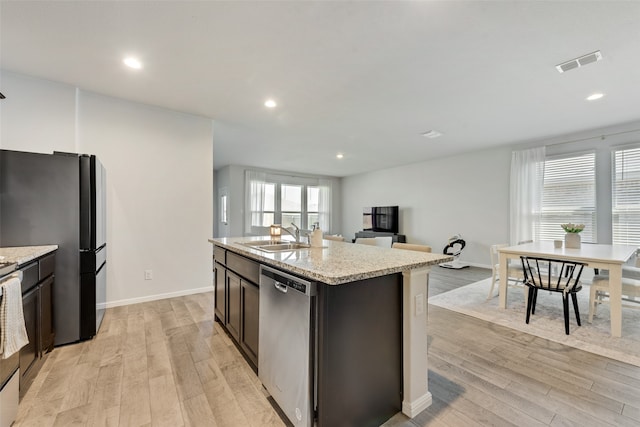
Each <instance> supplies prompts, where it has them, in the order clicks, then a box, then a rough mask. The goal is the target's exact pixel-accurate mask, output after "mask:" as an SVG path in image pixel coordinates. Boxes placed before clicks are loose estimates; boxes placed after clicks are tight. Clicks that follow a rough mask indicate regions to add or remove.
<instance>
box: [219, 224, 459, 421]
mask: <svg viewBox="0 0 640 427" xmlns="http://www.w3.org/2000/svg"><path fill="white" fill-rule="evenodd" d="M264 239H265V238H264V237H256V238H250V237H237V238H216V239H210V240H209V241H210V242H211V243H213V244H214V246H215V247H214V258H215V262H214V266H215V267H216V268H218V269H225V268H227V267H228V268H229V270H227V271H228V274H227V273H226V272H225V273H224V274H225V277H227V276H230V277H231V278H232V280H236V279H235V278H236V276H238V277H239V282H240V283H241V284H242V283H243V281H244V279H247V280H248V281H249V282H253V283H257V279H255V276H254V279H252V278H251V275H252V273H251V271H252V270H254V269H255V267H251V266H258V265H263V266H268V267H272V268H276V269H279V270H281V271H283V272H286V273H288V274H292V275H294V276H297V277H300V278H303V279H306V280H310V281H314V282H317V285H318V287H317V298H316V303H315V304H316V307H315V313H316V319H315V320H316V325H315V327H316V328H317V343H316V345H317V348H316V349H315V355H316V356H315V358H316V360H315V361H314V362H313V364H314V370H316V376H317V378H316V381H315V389H314V394H315V396H316V404H317V425H318V426H320V427H323V426H332V425H358V426H366V425H371V426H374V425H380V424H382V423H384V421H386V420H387V419H388V418H390V417H391V416H393V415H394V414H395V413H397V412H398V411H400V410H401V411H402V412H403V413H404V414H405V415H407V416H409V417H414V416H416V415H417V414H418V413H420V412H421V411H422V410H424V409H425V408H427V407H428V406H429V405H430V404H431V394H430V393H429V390H428V383H427V315H426V308H427V307H426V305H427V280H428V273H429V270H430V268H431V266H433V265H436V264H440V263H443V262H448V261H451V260H452V257H451V256H448V255H440V254H431V253H424V252H414V251H407V250H398V249H386V248H379V247H374V246H367V245H354V244H350V243H344V242H335V241H328V240H324V241H323V247H321V248H304V249H297V250H287V251H282V252H265V251H263V250H261V249H258V248H256V247H252V246H250V245H247V244H246V243H250V242H251V241H252V240H264ZM267 239H268V238H267ZM237 260H247V261H248V263H249V265H250V267H249V268H247V269H244V267H238V268H235V267H234V265H241V264H238V261H237ZM225 263H226V265H225ZM239 270H244V272H243V271H239ZM219 276H220V275H219V274H216V283H218V277H219ZM225 281H227V279H225ZM222 283H224V282H222ZM229 283H231V282H227V284H229ZM247 290H248V291H249V293H248V294H247V295H249V299H248V300H249V301H251V296H250V295H251V292H254V293H255V291H251V290H250V287H247ZM241 294H242V295H244V293H242V291H241ZM219 297H222V298H225V301H224V303H225V304H228V301H231V300H229V299H228V295H227V294H225V293H223V292H219V290H218V288H217V289H216V299H218V298H219ZM234 301H235V300H234ZM231 305H232V306H233V307H235V305H237V304H236V303H235V302H233V303H232V304H231ZM216 306H218V303H216ZM233 307H231V309H233ZM251 307H256V304H255V303H254V304H252V305H251ZM231 309H230V308H229V307H228V306H227V307H226V308H224V309H223V310H222V311H218V309H216V317H217V318H218V319H219V320H220V321H221V323H223V324H226V323H229V325H232V324H233V319H234V318H237V317H238V316H237V315H235V314H233V313H232V310H231ZM253 317H254V318H255V317H256V316H255V314H254V315H253ZM240 318H241V319H245V318H246V319H250V318H251V313H249V314H248V315H245V314H242V313H240ZM243 328H245V325H243V322H242V321H240V323H239V329H240V330H239V331H236V332H237V334H236V337H239V339H238V338H236V339H238V340H239V341H240V342H242V343H244V342H245V340H243V339H242V337H243V336H242V332H243V331H242V329H243ZM227 329H229V328H227ZM233 329H234V328H233V327H232V328H231V330H229V332H231V335H232V336H233V335H234V333H233ZM251 335H253V333H251V331H250V327H249V336H251ZM240 347H241V348H248V349H249V350H251V348H252V346H251V340H250V339H247V340H246V345H244V346H243V345H241V346H240ZM254 348H255V346H254ZM245 353H246V354H250V353H251V351H248V352H245ZM254 360H255V359H254ZM283 363H286V361H283ZM257 369H258V371H259V369H260V367H259V366H258V367H257Z"/></svg>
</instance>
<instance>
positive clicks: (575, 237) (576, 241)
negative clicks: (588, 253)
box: [564, 233, 580, 249]
mask: <svg viewBox="0 0 640 427" xmlns="http://www.w3.org/2000/svg"><path fill="white" fill-rule="evenodd" d="M564 247H565V248H567V249H580V233H567V234H565V235H564Z"/></svg>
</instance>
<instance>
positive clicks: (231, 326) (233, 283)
mask: <svg viewBox="0 0 640 427" xmlns="http://www.w3.org/2000/svg"><path fill="white" fill-rule="evenodd" d="M240 286H241V285H240V277H239V276H237V275H235V274H234V273H233V272H231V271H228V270H227V304H228V305H227V323H226V326H227V330H228V331H229V333H230V334H231V336H232V337H233V338H235V340H236V341H238V342H239V341H240Z"/></svg>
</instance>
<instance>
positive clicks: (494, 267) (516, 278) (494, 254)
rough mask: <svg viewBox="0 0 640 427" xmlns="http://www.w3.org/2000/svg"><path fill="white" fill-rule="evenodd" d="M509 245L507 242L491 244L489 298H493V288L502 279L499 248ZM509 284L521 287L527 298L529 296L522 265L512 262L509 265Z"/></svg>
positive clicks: (513, 286)
mask: <svg viewBox="0 0 640 427" xmlns="http://www.w3.org/2000/svg"><path fill="white" fill-rule="evenodd" d="M507 246H509V245H508V244H506V243H501V244H497V245H491V246H490V247H489V253H490V256H491V289H489V295H488V296H487V300H489V299H491V298H493V290H494V289H495V287H496V282H498V280H501V278H500V253H499V252H498V249H500V248H504V247H507ZM507 286H508V287H511V288H520V289H522V290H523V292H524V293H525V300H526V296H527V289H526V288H525V286H524V271H523V270H522V265H516V264H514V263H510V264H509V265H508V267H507Z"/></svg>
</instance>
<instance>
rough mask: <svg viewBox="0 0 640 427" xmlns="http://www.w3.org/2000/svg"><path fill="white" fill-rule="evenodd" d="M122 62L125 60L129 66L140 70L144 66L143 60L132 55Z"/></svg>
mask: <svg viewBox="0 0 640 427" xmlns="http://www.w3.org/2000/svg"><path fill="white" fill-rule="evenodd" d="M122 62H124V65H126V66H127V67H129V68H133V69H135V70H139V69H141V68H142V62H140V60H138V59H137V58H134V57H132V56H130V57H128V58H125V59H124V61H122Z"/></svg>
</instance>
